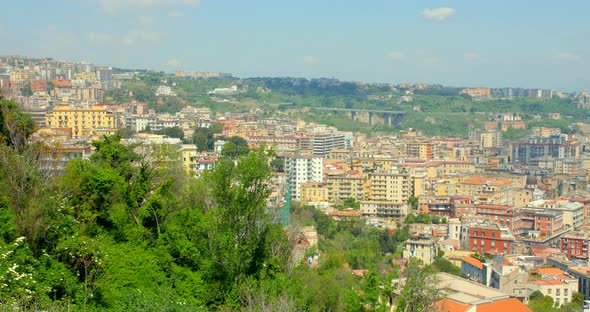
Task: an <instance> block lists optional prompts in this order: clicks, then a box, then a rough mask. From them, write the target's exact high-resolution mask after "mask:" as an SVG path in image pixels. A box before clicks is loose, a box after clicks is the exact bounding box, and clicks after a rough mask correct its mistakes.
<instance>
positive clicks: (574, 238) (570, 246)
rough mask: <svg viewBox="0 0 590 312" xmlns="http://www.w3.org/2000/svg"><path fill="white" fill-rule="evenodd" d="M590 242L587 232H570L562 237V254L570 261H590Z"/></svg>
mask: <svg viewBox="0 0 590 312" xmlns="http://www.w3.org/2000/svg"><path fill="white" fill-rule="evenodd" d="M589 240H590V237H589V234H588V232H587V231H576V232H569V233H567V234H565V235H563V236H561V237H560V243H561V244H560V248H561V252H563V254H564V255H565V256H566V257H567V258H568V259H570V260H572V259H588V241H589Z"/></svg>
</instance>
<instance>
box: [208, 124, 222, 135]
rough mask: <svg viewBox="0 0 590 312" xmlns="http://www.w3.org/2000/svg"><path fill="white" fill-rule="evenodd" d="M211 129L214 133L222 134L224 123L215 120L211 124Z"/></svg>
mask: <svg viewBox="0 0 590 312" xmlns="http://www.w3.org/2000/svg"><path fill="white" fill-rule="evenodd" d="M211 131H212V132H213V133H214V134H221V133H222V132H223V124H221V123H219V122H214V123H212V124H211Z"/></svg>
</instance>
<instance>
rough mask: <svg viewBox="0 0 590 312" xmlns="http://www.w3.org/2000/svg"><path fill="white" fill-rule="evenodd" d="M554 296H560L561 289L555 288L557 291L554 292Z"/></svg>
mask: <svg viewBox="0 0 590 312" xmlns="http://www.w3.org/2000/svg"><path fill="white" fill-rule="evenodd" d="M555 295H556V296H561V289H559V288H557V289H556V290H555Z"/></svg>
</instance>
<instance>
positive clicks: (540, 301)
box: [529, 290, 584, 312]
mask: <svg viewBox="0 0 590 312" xmlns="http://www.w3.org/2000/svg"><path fill="white" fill-rule="evenodd" d="M572 298H573V299H572V301H571V302H568V303H566V304H562V305H561V306H559V307H555V306H554V302H553V298H551V296H544V295H543V293H541V292H540V291H538V290H535V291H534V292H533V293H532V294H531V295H530V297H529V300H530V302H529V307H530V308H531V309H532V310H533V311H534V312H576V311H581V310H582V305H583V304H584V296H583V295H582V294H580V293H579V292H575V293H573V294H572Z"/></svg>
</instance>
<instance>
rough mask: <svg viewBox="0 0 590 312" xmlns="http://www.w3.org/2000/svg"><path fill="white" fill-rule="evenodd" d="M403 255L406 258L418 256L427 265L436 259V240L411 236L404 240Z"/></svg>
mask: <svg viewBox="0 0 590 312" xmlns="http://www.w3.org/2000/svg"><path fill="white" fill-rule="evenodd" d="M403 248H404V249H403V251H402V257H403V258H404V259H410V258H418V259H420V260H422V263H424V264H425V265H430V264H432V262H434V260H435V259H436V242H435V241H434V240H433V239H425V238H410V239H408V240H407V241H405V242H404V247H403Z"/></svg>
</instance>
